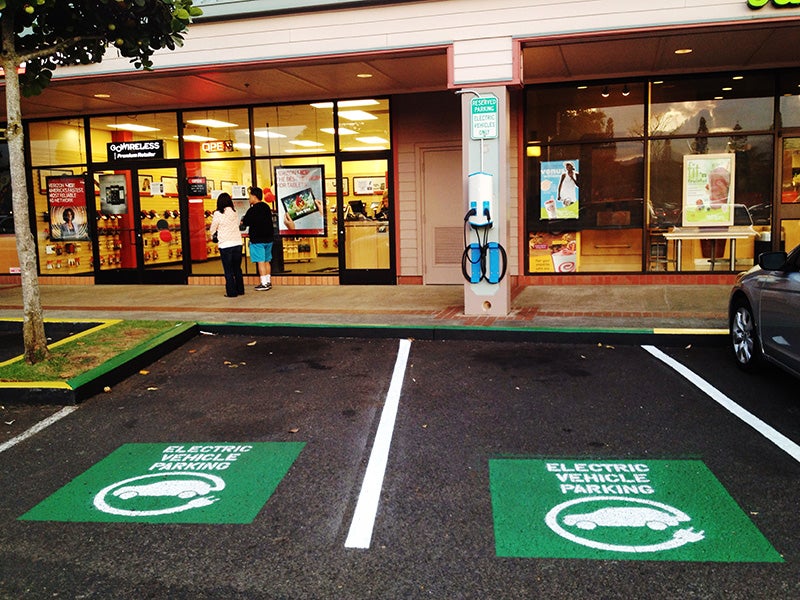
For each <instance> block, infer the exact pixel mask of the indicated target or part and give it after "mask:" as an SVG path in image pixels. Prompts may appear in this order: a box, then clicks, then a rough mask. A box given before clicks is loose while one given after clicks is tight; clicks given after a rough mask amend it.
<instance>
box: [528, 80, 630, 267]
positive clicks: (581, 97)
mask: <svg viewBox="0 0 800 600" xmlns="http://www.w3.org/2000/svg"><path fill="white" fill-rule="evenodd" d="M565 98H567V99H568V101H572V102H574V104H571V105H570V104H564V103H563V102H564V99H565ZM527 110H528V112H527V115H528V121H527V124H526V131H527V145H526V156H527V157H528V158H527V160H526V183H527V185H526V208H527V211H526V224H527V233H528V235H527V239H528V271H529V272H530V273H552V272H556V273H570V272H601V271H618V272H625V271H639V270H641V260H642V259H641V256H642V226H643V218H642V215H643V198H644V143H643V141H642V138H643V135H644V132H643V128H644V86H643V85H642V84H641V83H636V84H633V83H621V84H615V85H599V86H580V87H570V88H567V89H563V88H558V89H543V90H536V91H533V92H532V93H530V94H529V96H528V106H527Z"/></svg>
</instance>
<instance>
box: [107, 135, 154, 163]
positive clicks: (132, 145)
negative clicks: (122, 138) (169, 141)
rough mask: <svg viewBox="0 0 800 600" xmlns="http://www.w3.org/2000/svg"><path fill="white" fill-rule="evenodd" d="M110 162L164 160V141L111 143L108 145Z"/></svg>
mask: <svg viewBox="0 0 800 600" xmlns="http://www.w3.org/2000/svg"><path fill="white" fill-rule="evenodd" d="M106 152H107V155H108V161H109V162H115V161H118V160H143V159H147V160H151V159H159V158H164V140H148V141H146V142H145V141H142V142H111V143H108V144H106Z"/></svg>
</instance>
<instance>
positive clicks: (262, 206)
mask: <svg viewBox="0 0 800 600" xmlns="http://www.w3.org/2000/svg"><path fill="white" fill-rule="evenodd" d="M262 199H263V192H262V191H261V188H258V187H255V186H253V187H251V188H250V208H249V209H247V212H246V213H245V215H244V218H243V219H242V225H245V226H246V227H249V228H250V229H249V233H248V237H249V238H250V260H251V262H254V263H255V264H256V268H257V269H258V275H259V278H260V279H261V283H259V284H258V285H257V286H256V287H255V289H256V290H257V291H260V292H261V291H266V290H271V289H272V282H271V281H270V279H271V275H272V268H271V266H270V261H271V260H272V242H273V238H274V235H275V233H274V230H273V227H272V211H271V210H270V208H269V204H267V203H266V202H263V200H262Z"/></svg>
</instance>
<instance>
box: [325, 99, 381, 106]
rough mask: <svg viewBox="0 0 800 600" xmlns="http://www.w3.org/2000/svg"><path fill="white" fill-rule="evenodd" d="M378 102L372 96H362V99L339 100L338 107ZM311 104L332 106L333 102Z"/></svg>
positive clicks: (369, 104) (373, 104)
mask: <svg viewBox="0 0 800 600" xmlns="http://www.w3.org/2000/svg"><path fill="white" fill-rule="evenodd" d="M376 104H380V102H378V101H377V100H374V99H372V98H364V99H362V100H340V101H339V108H353V107H354V106H375V105H376ZM311 106H313V107H314V108H333V102H312V103H311Z"/></svg>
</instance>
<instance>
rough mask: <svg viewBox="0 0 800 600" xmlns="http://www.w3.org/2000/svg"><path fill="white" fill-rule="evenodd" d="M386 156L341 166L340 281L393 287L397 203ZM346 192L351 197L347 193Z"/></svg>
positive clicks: (339, 212) (381, 155) (354, 161)
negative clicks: (345, 181)
mask: <svg viewBox="0 0 800 600" xmlns="http://www.w3.org/2000/svg"><path fill="white" fill-rule="evenodd" d="M389 164H390V163H389V160H388V157H387V156H386V154H385V153H379V155H376V156H375V157H374V158H370V159H366V158H364V159H359V160H344V161H342V162H341V169H342V170H341V172H342V178H343V179H347V180H348V185H347V186H342V188H343V195H342V200H343V201H342V203H341V204H340V205H339V206H338V225H339V227H338V233H339V250H340V252H339V281H340V283H342V284H367V285H379V284H383V285H393V284H395V283H396V277H395V266H394V265H395V259H394V251H393V249H394V219H395V216H394V200H393V197H392V190H391V186H390V182H391V181H392V174H391V172H390V170H389ZM345 190H346V192H347V193H344V191H345Z"/></svg>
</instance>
